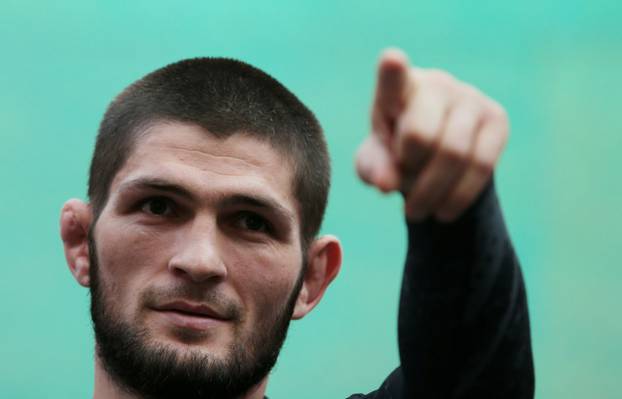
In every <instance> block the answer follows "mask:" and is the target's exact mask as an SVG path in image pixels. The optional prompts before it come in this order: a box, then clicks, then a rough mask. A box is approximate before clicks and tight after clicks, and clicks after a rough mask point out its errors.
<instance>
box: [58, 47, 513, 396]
mask: <svg viewBox="0 0 622 399" xmlns="http://www.w3.org/2000/svg"><path fill="white" fill-rule="evenodd" d="M371 120H372V132H371V134H370V135H369V137H368V138H367V139H366V140H365V141H364V142H363V144H362V145H361V147H360V149H359V151H358V153H357V155H356V169H357V172H358V174H359V176H360V177H361V179H362V180H363V181H364V182H366V183H368V184H370V185H372V186H374V187H376V188H377V189H379V190H381V191H382V192H390V191H400V192H402V193H403V195H404V198H405V212H406V216H407V218H409V219H410V220H413V221H420V220H423V219H425V218H428V217H434V218H437V219H439V220H441V221H445V222H449V221H452V220H455V219H456V218H457V217H458V216H459V215H460V214H461V213H462V212H464V210H465V209H466V208H467V207H468V206H469V205H470V204H472V203H473V201H474V200H475V199H476V198H477V196H478V195H479V194H480V193H481V191H482V189H483V188H484V187H485V185H486V183H487V182H488V180H489V179H490V178H491V176H492V172H493V169H494V166H495V164H496V162H497V160H498V159H499V157H500V155H501V152H502V150H503V148H504V146H505V143H506V141H507V138H508V131H509V127H508V119H507V115H506V113H505V111H504V110H503V108H502V107H501V106H500V105H499V104H497V103H496V102H494V101H493V100H491V99H489V98H488V97H486V96H485V95H483V94H482V93H480V92H479V91H478V90H477V89H475V88H473V87H472V86H469V85H467V84H465V83H463V82H460V81H458V80H457V79H456V78H454V77H452V76H451V75H449V74H447V73H446V72H443V71H438V70H426V69H420V68H415V67H412V66H410V65H409V63H408V59H407V57H406V55H405V54H404V53H402V52H401V51H399V50H396V49H389V50H387V51H385V52H384V53H383V54H382V56H381V58H380V62H379V66H378V82H377V88H376V94H375V98H374V101H373V105H372V109H371ZM171 129H173V130H175V135H172V134H170V131H171ZM173 137H174V139H173ZM286 162H287V161H286V160H285V158H284V157H282V156H280V154H278V153H277V152H276V151H275V150H274V149H272V148H271V147H270V146H269V145H267V144H265V143H262V142H260V141H258V140H256V139H253V138H250V137H248V136H244V135H242V134H239V135H234V136H232V137H230V138H228V139H226V140H217V139H215V138H214V137H212V136H210V135H209V133H208V132H204V131H200V129H198V128H197V127H195V126H191V125H183V124H178V123H175V124H173V123H170V124H160V125H156V126H154V127H152V130H151V131H150V132H149V133H148V134H146V135H145V136H144V137H143V138H142V139H141V140H140V141H139V143H138V146H137V148H136V150H135V153H134V154H133V155H132V156H131V157H130V159H129V160H128V163H127V164H126V165H125V166H124V167H123V168H122V169H121V171H120V172H119V173H118V175H117V176H116V177H115V179H114V181H113V184H112V187H111V189H110V198H109V200H108V203H107V205H106V206H105V208H104V210H103V212H102V214H101V216H100V217H99V219H98V220H97V223H96V228H95V229H94V235H93V236H94V237H93V238H94V240H95V242H96V243H97V250H98V253H97V255H98V258H99V261H100V273H99V276H100V278H101V280H102V283H103V284H105V285H106V286H107V287H108V288H107V289H108V290H109V292H110V294H111V295H110V298H113V299H111V302H112V303H111V304H110V306H113V307H114V308H115V309H118V310H119V317H121V318H123V320H125V321H128V322H134V323H139V324H141V325H142V326H144V327H145V328H148V329H149V331H150V332H151V333H152V334H153V337H154V339H157V340H158V341H159V342H163V343H165V344H166V345H169V346H170V347H172V348H177V350H179V351H180V353H183V352H184V351H188V350H198V351H203V352H205V353H209V354H212V355H213V356H215V357H217V358H221V359H224V358H226V357H227V356H228V355H229V354H228V345H230V344H231V343H232V342H233V341H234V340H236V339H238V340H243V339H248V338H249V337H250V335H251V334H252V330H253V326H257V325H259V324H260V323H261V322H260V320H270V319H273V318H274V316H275V309H279V308H282V306H283V304H285V303H286V301H287V299H288V297H289V296H290V295H291V294H292V290H293V287H294V286H295V282H296V280H297V278H298V277H299V273H300V270H301V265H302V260H303V256H304V257H306V260H307V264H308V268H307V270H306V272H305V273H304V275H303V276H302V288H301V290H300V293H299V294H298V296H297V299H296V303H295V306H294V310H293V314H292V318H294V319H297V318H301V317H304V316H305V315H306V314H307V313H308V312H309V311H311V310H312V309H313V307H314V306H315V305H316V304H317V303H318V302H319V300H320V299H321V298H322V295H323V293H324V291H325V289H326V287H327V286H328V285H329V284H330V282H331V281H332V280H333V279H334V277H335V276H336V275H337V273H338V271H339V267H340V263H341V248H340V245H339V242H338V241H337V240H336V238H334V237H332V236H324V237H318V238H317V239H316V240H315V241H314V242H313V243H312V244H311V245H310V246H309V249H308V252H307V254H302V253H301V245H300V235H299V231H300V226H299V224H300V218H299V211H298V205H297V202H296V199H295V198H294V197H293V194H292V192H291V187H292V176H291V175H290V173H289V171H290V170H291V169H292V168H291V167H283V166H284V164H285V165H286ZM146 177H147V178H150V179H152V180H151V183H154V181H153V178H157V179H159V180H162V179H164V180H165V181H166V182H167V183H166V184H168V185H169V188H170V183H173V184H175V185H178V186H182V187H184V189H185V191H187V192H188V193H190V195H178V194H179V193H177V194H174V193H172V192H171V190H166V195H167V196H172V198H174V200H175V201H176V202H178V203H179V205H181V207H180V212H179V213H178V214H177V213H173V214H168V213H167V214H166V215H167V216H166V217H162V216H161V215H154V209H160V210H161V209H162V207H161V206H159V205H158V206H156V207H155V208H152V206H153V205H154V204H153V203H151V204H147V203H145V202H140V197H141V196H140V195H137V194H136V190H135V189H134V188H132V187H133V185H134V186H135V183H136V182H138V181H140V179H144V178H146ZM132 182H133V183H132ZM143 183H144V181H143ZM159 183H161V181H160V182H159ZM152 185H153V184H152ZM153 194H154V193H152V195H153ZM155 194H157V195H161V194H162V192H156V193H155ZM240 195H242V196H251V197H255V198H257V196H260V197H262V198H263V199H264V200H265V199H269V200H270V202H271V203H273V204H278V207H277V208H279V209H280V211H279V212H274V211H273V212H272V213H270V215H266V214H265V212H264V213H261V215H262V216H263V217H264V218H268V219H269V220H270V221H271V223H273V226H274V227H275V228H274V229H273V230H270V231H272V232H273V233H272V234H265V231H260V232H258V231H252V230H254V228H249V227H250V226H251V225H252V226H256V224H255V222H256V220H253V221H251V220H250V219H247V218H246V216H244V217H239V212H240V211H253V212H257V211H258V209H257V208H256V207H254V206H250V207H249V204H248V202H246V203H244V204H243V205H240V203H239V201H238V202H237V205H235V206H232V205H231V203H232V202H235V201H231V199H232V198H238V197H239V196H240ZM226 199H229V200H230V201H227V200H226ZM238 199H239V198H238ZM136 201H139V202H136ZM160 205H162V204H160ZM164 208H165V209H168V208H166V207H164ZM272 209H275V208H274V207H272ZM265 210H266V209H265V208H262V211H265ZM236 214H238V216H235V215H236ZM171 215H174V216H171ZM245 215H246V214H245ZM275 215H280V216H278V217H275ZM169 216H171V217H169ZM93 222H94V221H93V215H92V213H91V210H90V206H89V205H88V204H87V203H84V202H82V201H80V200H69V201H68V202H67V203H66V204H65V206H64V207H63V210H62V212H61V237H62V239H63V243H64V248H65V254H66V258H67V263H68V265H69V268H70V270H71V272H72V274H73V275H74V277H75V279H76V281H78V283H80V284H81V285H83V286H89V284H90V281H89V268H90V262H89V256H88V254H89V245H88V240H87V236H88V231H89V229H90V228H91V227H92V224H93ZM173 284H182V285H186V286H192V287H199V288H200V289H198V291H200V292H213V293H216V295H217V296H218V298H219V299H218V300H217V301H213V303H211V304H210V305H212V306H213V307H214V308H215V310H216V311H218V312H220V313H222V314H224V315H225V316H227V315H228V316H230V320H229V321H225V322H222V323H216V324H215V326H214V327H213V328H211V329H209V332H208V333H206V334H203V333H196V331H191V330H192V329H190V330H189V329H187V328H183V327H181V328H180V326H178V325H177V326H172V325H171V323H170V321H169V320H166V319H165V318H163V317H161V315H160V314H158V313H157V312H153V311H151V310H149V309H148V307H145V306H143V305H144V303H143V302H141V301H140V300H139V299H140V298H141V296H140V294H141V293H144V292H146V290H149V289H156V287H167V286H168V287H170V286H172V285H173ZM195 299H196V298H195ZM141 303H143V305H141ZM226 309H229V311H227V310H226ZM228 312H229V313H228ZM234 314H235V315H236V316H235V317H234V316H233V315H234ZM238 315H239V317H238ZM109 377H110V376H109V375H107V373H106V371H105V370H104V368H103V367H102V365H101V362H100V361H99V359H96V381H95V393H94V397H95V398H100V397H101V398H103V397H107V398H108V397H113V398H114V397H118V398H121V397H131V396H125V395H127V394H126V393H123V392H122V391H121V390H119V387H118V386H115V382H114V381H113V380H111V379H110V378H109ZM266 383H267V377H266V378H264V379H263V380H262V381H261V382H260V383H259V384H257V385H256V386H255V387H253V388H252V389H251V390H249V391H248V392H247V395H246V396H244V397H245V398H261V397H262V396H263V394H264V391H265V387H266Z"/></svg>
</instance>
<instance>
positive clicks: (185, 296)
mask: <svg viewBox="0 0 622 399" xmlns="http://www.w3.org/2000/svg"><path fill="white" fill-rule="evenodd" d="M174 301H186V302H192V303H196V304H201V305H205V306H208V307H210V308H211V309H214V310H215V311H216V312H217V313H218V314H220V315H222V316H223V317H226V318H227V319H231V320H240V319H241V318H242V308H241V306H240V305H239V304H238V303H237V302H236V301H234V300H233V299H231V298H227V297H226V296H225V295H223V294H222V293H220V292H218V291H216V290H213V289H205V287H196V286H189V285H175V286H170V287H150V288H148V289H146V290H145V291H143V293H142V294H141V297H140V303H141V305H143V306H145V307H148V308H157V307H159V306H162V305H164V304H166V303H170V302H174Z"/></svg>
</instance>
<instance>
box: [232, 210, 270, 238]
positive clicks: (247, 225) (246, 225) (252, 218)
mask: <svg viewBox="0 0 622 399" xmlns="http://www.w3.org/2000/svg"><path fill="white" fill-rule="evenodd" d="M237 222H238V223H239V226H240V227H241V228H243V229H245V230H250V231H257V232H264V233H267V232H270V224H269V223H268V221H267V220H266V219H264V218H263V217H261V216H259V215H257V214H256V213H253V212H241V213H240V214H239V215H238V217H237Z"/></svg>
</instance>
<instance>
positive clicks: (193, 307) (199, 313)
mask: <svg viewBox="0 0 622 399" xmlns="http://www.w3.org/2000/svg"><path fill="white" fill-rule="evenodd" d="M154 310H155V311H156V312H158V313H159V314H160V315H162V316H164V317H165V318H166V319H167V320H168V321H169V322H171V323H172V324H174V325H176V326H178V327H182V328H190V329H194V330H206V329H210V328H213V327H215V326H217V325H220V324H222V323H223V322H227V321H229V320H231V318H229V317H227V316H226V315H225V314H223V313H221V312H219V311H217V310H215V309H213V308H212V307H210V306H207V305H204V304H195V303H191V302H186V301H174V302H169V303H166V304H164V305H160V306H157V307H155V308H154Z"/></svg>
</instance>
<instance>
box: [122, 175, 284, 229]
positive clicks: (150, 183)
mask: <svg viewBox="0 0 622 399" xmlns="http://www.w3.org/2000/svg"><path fill="white" fill-rule="evenodd" d="M145 189H146V190H156V191H163V192H168V193H171V194H175V195H177V196H180V197H182V198H184V199H187V200H190V201H195V202H196V201H197V197H196V195H194V194H193V193H192V192H191V191H189V190H188V189H186V188H185V187H183V186H181V185H179V184H176V183H172V182H170V181H168V180H166V179H162V178H157V177H139V178H136V179H133V180H130V181H127V182H124V183H122V184H121V186H120V187H119V191H120V192H126V191H135V190H145ZM218 205H219V206H221V207H232V206H239V205H247V206H251V207H253V208H258V209H262V210H265V211H267V212H270V213H274V214H275V215H276V216H277V217H281V218H285V219H286V220H288V221H292V220H293V219H294V215H293V214H292V212H291V211H290V210H289V209H287V208H286V207H284V206H283V205H281V204H280V203H279V202H278V201H276V200H274V199H272V198H269V197H266V196H263V195H258V194H255V193H252V194H251V193H245V194H233V195H226V194H225V195H223V196H222V199H220V200H219V201H218Z"/></svg>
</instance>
